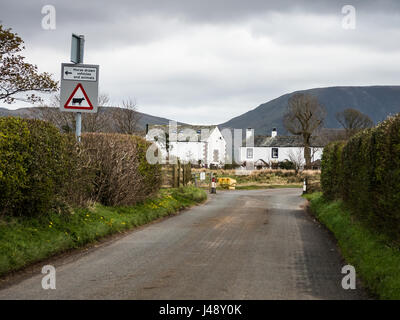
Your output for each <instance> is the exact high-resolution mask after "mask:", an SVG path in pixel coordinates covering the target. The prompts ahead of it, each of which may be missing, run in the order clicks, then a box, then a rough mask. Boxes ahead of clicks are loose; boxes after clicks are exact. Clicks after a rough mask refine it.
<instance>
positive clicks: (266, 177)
mask: <svg viewBox="0 0 400 320" xmlns="http://www.w3.org/2000/svg"><path fill="white" fill-rule="evenodd" d="M200 172H205V173H206V179H205V180H204V181H200V179H199V176H200ZM210 173H212V174H213V176H214V177H216V178H221V177H224V178H232V179H235V180H236V182H237V184H236V187H237V189H260V188H279V187H299V188H300V187H302V186H303V181H304V179H305V178H306V179H307V181H308V183H309V184H310V185H312V186H313V188H314V189H318V188H319V180H320V171H318V170H306V171H303V172H301V173H299V174H297V175H296V173H295V171H294V170H281V169H277V170H274V169H263V170H253V171H245V170H224V169H219V170H208V169H192V175H193V176H194V175H195V176H196V178H197V185H198V186H200V187H208V185H209V181H210Z"/></svg>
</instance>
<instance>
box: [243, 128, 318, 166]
mask: <svg viewBox="0 0 400 320" xmlns="http://www.w3.org/2000/svg"><path fill="white" fill-rule="evenodd" d="M253 134H254V130H253V129H251V128H248V129H246V141H254V144H253V146H248V145H249V143H247V145H245V146H242V147H241V148H240V161H241V162H242V163H243V162H246V163H247V162H251V163H254V164H255V165H256V166H257V165H258V164H260V163H264V164H266V165H268V166H271V164H272V163H273V162H281V161H285V160H288V161H292V162H296V163H301V164H302V165H304V164H305V159H304V147H303V141H302V137H300V136H278V133H277V131H276V129H275V128H274V129H273V130H272V133H271V136H257V137H254V138H253V137H252V135H253ZM311 144H312V145H311V161H312V162H315V161H317V160H320V159H321V157H322V152H323V149H324V147H323V145H324V144H323V143H322V141H320V139H318V138H316V139H313V140H312V142H311Z"/></svg>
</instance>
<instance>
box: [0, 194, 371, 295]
mask: <svg viewBox="0 0 400 320" xmlns="http://www.w3.org/2000/svg"><path fill="white" fill-rule="evenodd" d="M300 194H301V190H299V189H274V190H254V191H232V192H219V193H218V194H217V195H212V196H211V197H210V200H209V201H208V202H207V203H206V204H205V205H201V206H198V207H194V208H192V209H190V210H187V211H185V212H183V213H182V214H180V215H178V216H175V217H172V218H169V219H165V220H163V221H161V222H158V223H154V224H150V225H148V226H146V227H144V228H141V229H139V230H136V231H134V232H131V233H129V234H127V235H126V236H124V237H122V238H120V239H118V240H116V241H112V242H111V243H110V244H107V245H102V246H100V247H99V248H95V249H91V250H89V251H88V253H87V254H84V255H82V256H80V257H78V258H76V259H72V260H70V261H68V262H63V263H59V264H57V261H55V262H54V264H55V266H56V270H57V278H56V279H57V283H56V284H57V289H56V290H43V289H42V287H41V279H42V276H43V275H42V274H40V273H38V274H37V275H35V276H32V277H29V278H27V279H24V280H22V281H20V282H19V283H14V284H13V285H11V286H9V287H6V288H4V289H3V290H0V299H363V298H366V295H365V293H364V292H363V290H362V289H359V287H360V286H358V288H357V289H356V290H344V289H342V287H341V279H342V277H343V276H344V275H342V274H341V268H342V266H343V265H344V264H345V262H343V261H342V260H341V258H340V254H339V252H338V250H337V248H336V245H335V243H334V241H333V239H332V237H331V236H330V235H329V233H328V232H327V231H326V230H325V229H324V228H322V227H320V226H319V224H318V223H316V222H315V221H313V219H312V218H311V217H310V216H309V215H308V214H307V213H306V212H305V211H304V209H303V208H302V206H303V205H304V204H305V200H304V199H302V198H301V197H300Z"/></svg>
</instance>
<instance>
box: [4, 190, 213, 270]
mask: <svg viewBox="0 0 400 320" xmlns="http://www.w3.org/2000/svg"><path fill="white" fill-rule="evenodd" d="M206 199H207V194H206V193H205V192H204V191H203V190H201V189H198V188H194V187H182V188H179V189H162V190H160V193H159V195H158V196H157V197H154V198H152V199H149V200H147V201H145V202H143V203H140V204H137V205H135V206H129V207H105V206H102V205H99V204H96V205H93V206H92V207H90V208H87V209H75V210H73V211H72V212H71V213H70V214H58V213H49V214H48V215H45V216H41V217H36V218H27V217H21V218H10V217H9V218H5V217H4V218H2V219H0V275H4V274H5V273H8V272H10V271H13V270H17V269H20V268H22V267H24V266H26V265H28V264H31V263H34V262H38V261H40V260H43V259H46V258H48V257H50V256H52V255H55V254H57V253H61V252H63V251H66V250H68V249H73V248H79V247H82V246H84V245H86V244H88V243H91V242H95V241H96V240H99V239H100V238H102V237H104V236H107V235H111V234H113V233H117V232H123V231H125V230H129V229H132V228H135V227H138V226H141V225H144V224H146V223H149V222H151V221H153V220H155V219H158V218H161V217H166V216H169V215H173V214H174V213H176V212H177V211H179V210H181V209H183V208H186V207H189V206H192V205H195V204H197V203H200V202H203V201H204V200H206Z"/></svg>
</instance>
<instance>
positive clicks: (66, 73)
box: [62, 66, 97, 81]
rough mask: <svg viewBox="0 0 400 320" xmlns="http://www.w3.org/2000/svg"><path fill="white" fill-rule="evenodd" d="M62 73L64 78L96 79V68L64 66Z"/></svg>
mask: <svg viewBox="0 0 400 320" xmlns="http://www.w3.org/2000/svg"><path fill="white" fill-rule="evenodd" d="M62 73H63V79H64V80H75V81H97V69H96V68H89V67H71V66H64V68H63V71H62Z"/></svg>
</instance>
